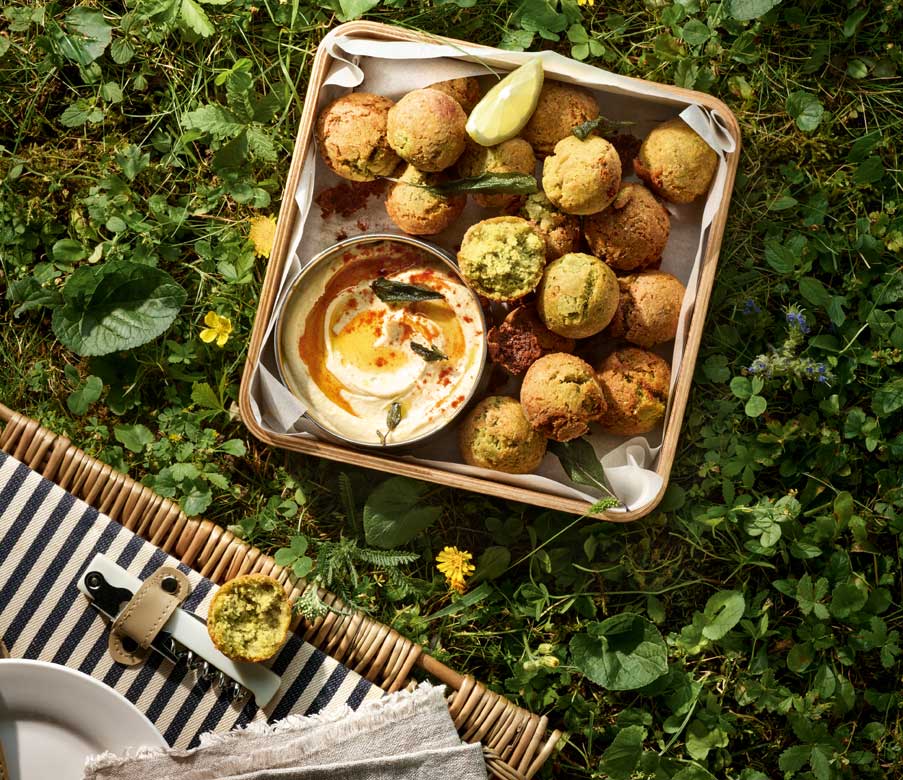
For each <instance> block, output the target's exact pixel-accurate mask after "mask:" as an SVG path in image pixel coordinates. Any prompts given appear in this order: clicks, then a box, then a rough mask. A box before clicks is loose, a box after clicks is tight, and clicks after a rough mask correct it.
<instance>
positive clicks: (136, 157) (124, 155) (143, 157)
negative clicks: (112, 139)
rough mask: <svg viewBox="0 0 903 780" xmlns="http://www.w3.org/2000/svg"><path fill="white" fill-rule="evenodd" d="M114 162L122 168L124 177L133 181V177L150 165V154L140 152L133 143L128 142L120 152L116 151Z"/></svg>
mask: <svg viewBox="0 0 903 780" xmlns="http://www.w3.org/2000/svg"><path fill="white" fill-rule="evenodd" d="M116 163H117V165H119V167H120V168H122V172H123V173H124V174H125V176H126V178H127V179H128V180H129V181H134V180H135V177H136V176H137V175H138V174H139V173H141V171H143V170H144V169H145V168H147V166H148V165H150V154H149V153H148V152H142V151H141V149H140V147H138V146H135V144H129V145H128V146H127V147H126V148H125V149H123V150H122V151H121V152H117V154H116Z"/></svg>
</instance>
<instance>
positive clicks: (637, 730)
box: [599, 726, 646, 780]
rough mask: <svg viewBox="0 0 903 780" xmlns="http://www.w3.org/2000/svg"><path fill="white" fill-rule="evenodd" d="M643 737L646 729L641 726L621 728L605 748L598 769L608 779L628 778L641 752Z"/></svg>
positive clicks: (621, 779)
mask: <svg viewBox="0 0 903 780" xmlns="http://www.w3.org/2000/svg"><path fill="white" fill-rule="evenodd" d="M644 739H646V729H645V728H643V727H642V726H627V727H626V728H623V729H621V730H620V731H619V732H618V733H617V734H616V735H615V738H614V740H613V741H612V743H611V744H610V745H609V746H608V747H607V748H605V752H604V753H603V754H602V760H601V761H600V763H599V769H600V770H601V771H602V772H604V773H605V774H606V775H607V776H608V777H609V778H610V780H630V777H631V775H632V774H633V770H634V769H636V765H637V764H638V763H639V761H640V756H641V755H642V754H643V740H644Z"/></svg>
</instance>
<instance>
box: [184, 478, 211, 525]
mask: <svg viewBox="0 0 903 780" xmlns="http://www.w3.org/2000/svg"><path fill="white" fill-rule="evenodd" d="M211 501H213V494H212V493H211V492H210V488H209V487H206V486H204V485H203V484H202V483H200V482H192V483H190V484H189V485H188V489H187V491H186V492H185V493H184V495H183V496H182V497H181V499H179V503H180V504H181V506H182V511H183V512H184V513H185V514H186V515H188V516H189V517H195V516H196V515H199V514H201V513H202V512H204V511H206V509H207V507H209V506H210V502H211Z"/></svg>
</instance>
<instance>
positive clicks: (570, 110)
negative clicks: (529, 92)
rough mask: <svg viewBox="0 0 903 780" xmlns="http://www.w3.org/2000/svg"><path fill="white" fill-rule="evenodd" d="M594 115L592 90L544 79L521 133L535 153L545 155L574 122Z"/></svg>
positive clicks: (581, 121)
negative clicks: (532, 109)
mask: <svg viewBox="0 0 903 780" xmlns="http://www.w3.org/2000/svg"><path fill="white" fill-rule="evenodd" d="M597 116H599V104H598V103H597V102H596V98H595V96H594V95H593V93H592V92H589V91H588V90H585V89H583V88H582V87H575V86H573V85H571V84H563V83H562V82H560V81H546V82H545V83H544V84H543V85H542V91H541V92H540V93H539V102H538V103H537V104H536V110H535V111H534V112H533V115H532V116H531V117H530V121H529V122H527V124H526V125H525V126H524V129H523V130H522V131H521V135H522V136H523V137H524V138H525V139H526V140H527V141H528V142H529V144H530V146H532V147H533V151H534V152H535V153H536V155H537V157H546V156H547V155H550V154H552V150H553V149H554V148H555V144H557V143H558V142H559V141H560V140H561V139H562V138H565V137H566V136H569V135H570V134H571V131H572V130H573V129H574V128H575V127H576V126H577V125H580V124H583V123H584V122H586V121H587V120H589V119H595V118H596V117H597Z"/></svg>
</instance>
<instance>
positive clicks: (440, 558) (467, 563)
mask: <svg viewBox="0 0 903 780" xmlns="http://www.w3.org/2000/svg"><path fill="white" fill-rule="evenodd" d="M472 560H473V555H471V554H470V553H469V552H467V551H466V550H459V549H458V548H457V547H446V548H445V549H444V550H442V552H441V553H439V554H438V555H437V556H436V563H437V564H438V565H437V566H436V568H437V569H439V571H440V572H441V573H442V574H444V575H445V579H446V581H447V582H448V585H449V587H450V588H452V589H454V590H456V591H458V593H463V592H464V590H465V588H466V582H465V580H466V579H467V577H469V576H470V575H471V574H473V573H474V571H475V570H476V566H474V565H473V564H472V563H471V561H472Z"/></svg>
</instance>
